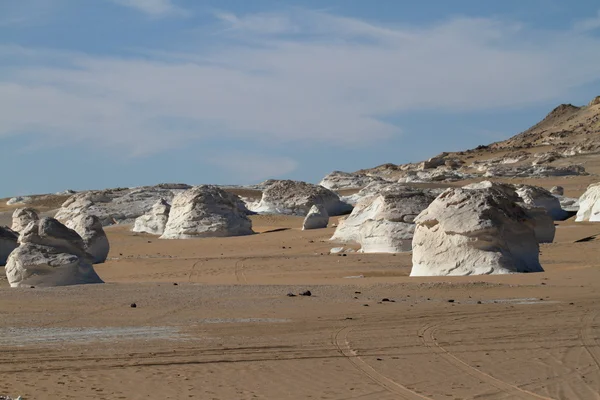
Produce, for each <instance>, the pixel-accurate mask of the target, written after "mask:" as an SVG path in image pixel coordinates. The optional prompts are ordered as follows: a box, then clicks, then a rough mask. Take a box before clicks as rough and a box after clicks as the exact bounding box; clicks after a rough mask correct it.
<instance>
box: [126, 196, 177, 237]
mask: <svg viewBox="0 0 600 400" xmlns="http://www.w3.org/2000/svg"><path fill="white" fill-rule="evenodd" d="M170 212H171V206H170V205H169V203H167V201H166V200H165V199H160V200H159V201H157V202H156V203H155V204H154V205H153V206H152V209H151V210H150V211H148V212H147V213H146V214H144V215H142V216H141V217H138V218H137V219H136V220H135V224H134V226H133V229H132V230H133V232H140V233H149V234H151V235H162V234H163V233H164V231H165V226H167V221H168V220H169V213H170Z"/></svg>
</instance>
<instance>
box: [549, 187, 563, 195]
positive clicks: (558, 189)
mask: <svg viewBox="0 0 600 400" xmlns="http://www.w3.org/2000/svg"><path fill="white" fill-rule="evenodd" d="M550 193H552V194H553V195H556V196H564V194H565V189H564V188H563V187H562V186H552V188H551V189H550Z"/></svg>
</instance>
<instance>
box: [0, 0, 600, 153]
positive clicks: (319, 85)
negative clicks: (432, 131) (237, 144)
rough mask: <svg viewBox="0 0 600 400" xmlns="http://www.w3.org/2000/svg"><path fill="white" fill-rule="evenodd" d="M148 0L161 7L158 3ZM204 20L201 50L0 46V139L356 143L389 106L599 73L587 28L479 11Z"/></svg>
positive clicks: (124, 145) (391, 130)
mask: <svg viewBox="0 0 600 400" xmlns="http://www.w3.org/2000/svg"><path fill="white" fill-rule="evenodd" d="M119 1H125V0H119ZM127 1H128V2H131V3H132V4H133V3H134V1H133V0H127ZM136 3H138V4H142V3H143V4H146V5H147V4H153V3H152V2H150V1H149V2H146V1H144V2H142V1H141V0H140V1H137V2H136ZM156 4H159V6H157V8H156V9H153V8H150V9H149V10H154V11H149V12H151V13H152V12H153V13H158V15H160V13H161V12H164V8H161V7H162V6H160V4H163V6H164V4H167V5H170V4H171V3H165V2H164V1H159V2H158V3H156ZM161 10H162V11H161ZM216 21H217V22H219V23H220V24H222V25H221V26H222V28H223V30H221V31H219V33H218V34H217V35H214V36H213V39H214V40H216V41H217V43H215V44H218V46H217V48H218V50H213V51H209V50H206V49H205V48H204V50H202V49H201V48H200V47H199V48H198V50H197V51H190V50H189V45H188V46H187V47H188V49H187V50H186V51H180V52H178V53H175V52H174V53H169V52H166V51H164V49H152V50H157V51H156V52H155V54H154V56H152V57H141V56H140V57H137V58H136V57H135V56H133V55H130V57H128V58H117V57H109V56H105V57H101V56H90V55H86V54H77V53H60V52H53V51H51V50H47V49H23V48H17V47H5V48H3V49H0V137H1V136H2V135H7V134H35V135H36V140H41V141H43V140H51V141H52V142H54V143H60V142H72V141H81V142H82V143H87V144H89V145H90V146H104V147H106V146H109V147H111V148H117V149H123V150H124V151H127V152H130V153H131V154H137V155H143V154H148V153H152V152H160V151H162V150H163V149H164V148H168V147H177V146H183V145H185V144H186V143H189V142H190V141H192V140H194V141H197V140H204V139H213V138H218V139H229V140H240V139H242V140H245V141H253V142H256V143H264V144H272V143H280V144H281V143H286V144H292V145H302V144H307V145H309V146H322V145H327V144H333V143H335V144H337V145H344V146H362V145H369V144H372V143H378V142H380V141H382V140H385V139H386V138H389V137H390V136H392V135H397V134H399V133H400V127H399V126H397V125H395V124H393V123H390V122H389V121H390V120H391V119H390V118H389V117H393V116H396V115H398V114H400V113H404V112H408V111H413V110H444V111H449V112H452V111H462V110H468V111H474V110H490V109H497V108H511V107H521V106H525V105H531V104H535V103H538V102H545V101H548V100H557V99H560V98H561V97H565V96H567V95H568V93H569V92H570V91H571V90H572V89H573V88H576V87H579V86H582V85H585V84H588V83H590V82H593V81H595V80H597V79H598V78H600V52H598V51H597V49H598V48H600V39H599V38H597V37H595V36H594V35H591V34H588V33H586V32H582V31H579V30H576V29H573V30H566V31H544V32H540V31H535V30H532V29H530V28H528V27H527V26H523V25H521V24H515V23H513V22H509V23H507V22H503V21H498V20H494V19H481V18H479V19H472V18H457V19H452V20H448V21H445V22H443V23H438V24H435V25H430V26H420V27H391V26H382V25H379V24H375V23H372V22H368V21H363V20H358V19H352V18H344V17H338V16H335V15H331V14H327V13H322V12H313V11H301V10H293V11H290V12H288V13H269V14H251V15H240V16H236V15H233V14H226V13H225V14H220V15H218V16H217V19H216ZM238 39H239V40H238ZM249 40H250V41H251V42H249ZM175 50H176V49H175ZM3 57H6V59H7V60H10V63H5V64H4V66H1V65H3V64H2V62H1V61H2V59H3ZM409 142H410V139H409V138H408V139H407V143H409Z"/></svg>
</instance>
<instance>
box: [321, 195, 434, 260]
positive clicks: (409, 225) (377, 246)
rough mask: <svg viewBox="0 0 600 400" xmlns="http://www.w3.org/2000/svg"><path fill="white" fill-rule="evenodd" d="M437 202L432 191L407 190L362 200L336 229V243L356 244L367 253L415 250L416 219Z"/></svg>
mask: <svg viewBox="0 0 600 400" xmlns="http://www.w3.org/2000/svg"><path fill="white" fill-rule="evenodd" d="M434 199H435V196H434V195H432V194H430V193H429V192H428V191H423V190H418V189H411V188H403V189H402V190H394V191H384V192H382V193H380V194H378V195H374V196H369V197H366V198H364V199H363V200H361V201H360V202H359V203H358V204H357V206H356V207H355V208H354V210H352V213H351V214H350V215H349V216H348V217H347V218H346V219H344V220H342V221H340V224H339V225H338V227H337V228H336V230H335V233H334V234H333V237H332V238H331V240H332V241H334V242H340V243H348V242H355V243H359V244H360V245H361V250H360V251H361V252H363V253H397V252H403V251H410V250H411V249H412V238H413V233H414V230H415V224H414V219H415V217H416V216H417V215H419V213H420V212H421V211H423V210H424V209H426V208H427V206H429V204H430V203H431V202H432V201H433V200H434Z"/></svg>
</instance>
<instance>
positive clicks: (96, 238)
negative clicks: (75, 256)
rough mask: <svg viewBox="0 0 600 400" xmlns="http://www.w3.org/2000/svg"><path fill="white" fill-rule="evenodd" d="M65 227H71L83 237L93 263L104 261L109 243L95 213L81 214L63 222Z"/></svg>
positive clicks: (108, 249)
mask: <svg viewBox="0 0 600 400" xmlns="http://www.w3.org/2000/svg"><path fill="white" fill-rule="evenodd" d="M65 226H66V227H67V228H70V229H73V230H74V231H75V232H77V233H78V234H79V236H81V238H82V239H83V244H84V246H85V250H86V251H87V252H88V253H89V254H90V255H91V256H92V258H93V260H92V261H93V263H94V264H100V263H103V262H104V261H106V257H108V252H109V251H110V244H109V243H108V238H107V237H106V233H104V229H103V228H102V223H101V222H100V219H99V218H98V217H96V216H95V215H86V214H81V215H79V216H78V217H75V218H74V219H72V220H70V221H67V223H65Z"/></svg>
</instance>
